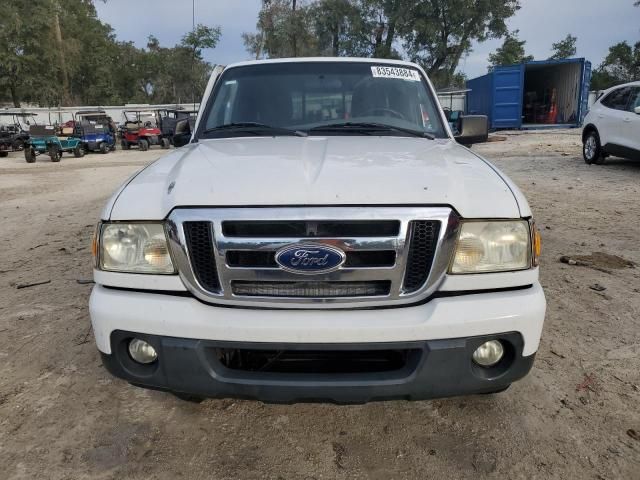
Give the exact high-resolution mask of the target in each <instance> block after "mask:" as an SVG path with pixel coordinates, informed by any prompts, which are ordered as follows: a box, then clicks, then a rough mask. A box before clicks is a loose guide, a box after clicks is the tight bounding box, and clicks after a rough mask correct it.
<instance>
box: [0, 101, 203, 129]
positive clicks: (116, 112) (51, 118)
mask: <svg viewBox="0 0 640 480" xmlns="http://www.w3.org/2000/svg"><path fill="white" fill-rule="evenodd" d="M198 107H199V104H195V105H194V104H193V103H179V104H178V103H172V104H168V105H143V104H129V105H122V106H108V107H106V106H82V107H53V108H39V107H34V108H30V107H23V108H8V109H3V110H0V112H3V111H5V112H20V113H35V114H36V117H35V121H36V123H38V124H49V125H55V124H62V123H65V122H68V121H69V120H73V114H74V113H76V112H79V111H82V110H104V111H105V112H106V113H107V115H109V116H110V117H111V118H113V120H114V121H115V122H116V123H124V120H125V119H124V114H123V112H124V111H126V110H131V109H135V110H139V109H146V108H148V109H149V110H153V109H156V108H167V109H181V108H182V109H188V110H191V109H197V108H198Z"/></svg>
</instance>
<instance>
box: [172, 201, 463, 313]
mask: <svg viewBox="0 0 640 480" xmlns="http://www.w3.org/2000/svg"><path fill="white" fill-rule="evenodd" d="M457 228H458V217H457V215H456V214H455V212H453V211H452V210H451V209H450V208H445V207H308V208H304V207H300V208H276V207H273V208H220V209H218V208H192V209H191V208H190V209H176V210H174V211H173V212H172V213H171V215H170V216H169V219H168V231H169V239H170V244H171V250H172V255H173V257H174V260H175V262H176V265H177V267H178V271H179V273H180V275H181V277H182V280H183V281H184V283H185V285H186V286H187V288H188V289H189V290H190V291H191V292H192V293H193V294H194V295H196V296H197V297H198V298H200V299H202V300H204V301H207V302H211V303H220V304H228V305H240V306H262V307H268V308H345V306H346V307H349V306H351V307H353V308H357V307H369V306H379V305H388V304H399V305H401V304H410V303H415V302H417V301H420V300H421V299H423V298H426V297H428V296H429V295H430V294H431V293H432V292H433V291H434V290H435V289H436V288H437V286H438V284H439V282H441V281H442V280H443V278H444V274H445V271H446V268H447V265H448V262H449V258H450V255H451V252H452V248H453V240H454V238H455V235H456V234H457ZM329 233H332V234H333V235H332V236H329V235H328V234H329ZM320 234H321V235H320ZM299 243H304V244H307V245H308V244H313V243H318V244H320V245H330V246H333V247H337V248H339V249H341V250H342V251H344V252H345V254H346V261H345V263H344V264H343V265H342V266H341V267H340V268H339V269H338V270H336V271H332V272H329V273H319V274H315V275H313V278H309V275H300V274H297V273H292V272H287V271H285V270H283V269H281V268H279V266H278V265H277V263H276V262H275V252H276V251H278V250H279V249H281V248H283V247H287V246H290V245H294V244H299ZM320 306H321V307H320Z"/></svg>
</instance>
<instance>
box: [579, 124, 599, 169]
mask: <svg viewBox="0 0 640 480" xmlns="http://www.w3.org/2000/svg"><path fill="white" fill-rule="evenodd" d="M582 157H583V158H584V161H585V163H586V164H587V165H593V164H594V163H595V164H596V165H602V164H603V163H604V154H603V152H602V146H601V145H600V136H599V135H598V132H596V131H595V130H591V131H589V133H587V135H586V136H585V137H584V140H583V142H582Z"/></svg>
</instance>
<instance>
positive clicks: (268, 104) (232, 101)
mask: <svg viewBox="0 0 640 480" xmlns="http://www.w3.org/2000/svg"><path fill="white" fill-rule="evenodd" d="M214 95H215V97H214V100H213V102H210V103H209V104H208V105H207V107H206V108H207V110H206V111H205V113H204V116H203V118H205V121H204V125H203V127H202V128H201V133H200V134H199V137H201V138H221V137H234V136H242V135H256V134H264V135H269V136H271V135H286V134H287V132H288V133H289V134H291V133H292V132H295V133H300V132H305V133H307V134H309V135H344V134H348V135H371V134H372V130H373V131H374V134H376V135H384V134H389V135H411V134H412V132H417V133H418V134H423V135H424V136H427V135H428V136H429V137H439V138H443V137H446V133H445V130H444V127H443V125H442V121H441V118H440V115H439V114H438V109H437V107H436V103H435V101H434V98H433V96H432V95H431V92H430V90H429V89H428V88H427V83H426V81H425V80H424V78H423V77H422V75H421V74H420V73H419V71H418V70H417V69H415V68H411V67H406V66H395V65H390V64H386V65H385V64H384V63H380V64H376V63H365V62H296V63H273V64H258V65H250V66H244V67H236V68H231V69H229V70H226V71H225V72H223V74H222V76H221V78H220V79H219V81H218V83H217V85H216V88H215V90H214ZM384 126H389V127H393V128H389V129H386V130H385V129H383V128H381V127H384ZM271 127H272V128H271Z"/></svg>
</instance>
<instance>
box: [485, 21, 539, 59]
mask: <svg viewBox="0 0 640 480" xmlns="http://www.w3.org/2000/svg"><path fill="white" fill-rule="evenodd" d="M519 33H520V31H519V30H514V31H513V32H510V33H508V34H507V36H506V37H505V39H504V42H503V43H502V46H501V47H500V48H498V49H497V50H496V51H495V53H490V54H489V65H490V67H489V68H492V67H498V66H503V65H514V64H516V63H523V62H530V61H531V60H533V56H531V55H527V54H526V53H525V49H524V45H525V43H527V42H526V41H525V40H520V39H519V38H518V34H519Z"/></svg>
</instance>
